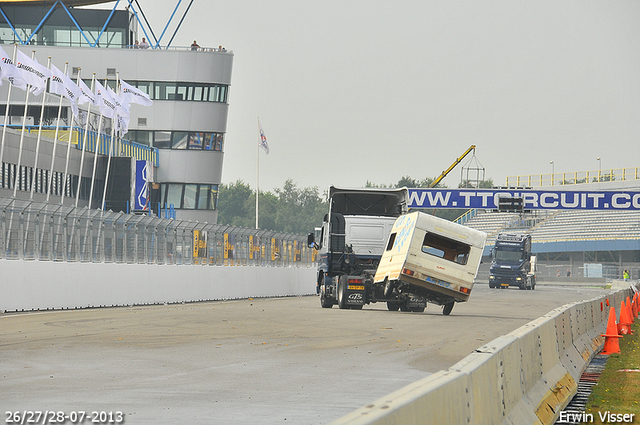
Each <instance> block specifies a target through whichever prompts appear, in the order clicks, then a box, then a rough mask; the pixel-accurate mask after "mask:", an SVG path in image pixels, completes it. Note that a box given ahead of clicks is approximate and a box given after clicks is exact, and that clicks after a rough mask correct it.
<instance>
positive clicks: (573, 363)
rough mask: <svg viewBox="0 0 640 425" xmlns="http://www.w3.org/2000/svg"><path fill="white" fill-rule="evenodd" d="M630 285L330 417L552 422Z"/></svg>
mask: <svg viewBox="0 0 640 425" xmlns="http://www.w3.org/2000/svg"><path fill="white" fill-rule="evenodd" d="M629 295H631V289H625V290H621V291H618V292H616V293H612V294H610V295H609V296H606V297H599V298H595V299H593V300H589V301H584V302H577V303H573V304H567V305H566V306H563V307H560V308H558V309H555V310H552V311H551V312H549V313H548V314H546V315H544V316H542V317H540V318H539V319H536V320H534V321H532V322H530V323H528V324H526V325H524V326H522V327H520V328H518V329H516V330H515V331H513V332H511V333H510V334H508V335H504V336H501V337H499V338H496V339H495V340H493V341H491V342H490V343H489V344H487V345H484V346H482V347H480V348H479V349H477V350H476V351H475V352H474V353H472V354H470V355H469V356H467V357H465V358H464V359H463V360H461V361H460V362H458V363H456V364H455V365H453V366H452V367H451V368H449V369H448V370H444V371H440V372H437V373H434V374H432V375H430V376H428V377H427V378H424V379H422V380H420V381H418V382H415V383H414V384H411V385H409V386H407V387H404V388H402V389H400V390H398V391H395V392H393V393H391V394H389V395H387V396H385V397H383V398H381V399H379V400H377V401H375V402H373V403H371V404H369V405H368V406H366V407H362V408H360V409H358V410H356V411H355V412H352V413H351V414H349V415H347V416H344V417H343V418H340V419H338V420H336V421H334V422H332V424H333V425H344V424H350V425H352V424H361V425H364V424H416V425H418V424H425V423H433V424H469V423H471V424H476V425H479V424H487V425H494V424H500V423H502V424H534V423H537V424H553V423H554V422H555V421H556V420H557V418H558V417H559V415H560V412H561V411H562V409H563V408H564V407H566V406H567V404H568V403H569V402H570V401H571V398H572V397H573V396H574V395H575V394H576V392H577V386H578V385H577V382H578V381H579V379H580V375H581V374H582V372H583V371H584V369H585V368H586V366H587V365H588V364H589V362H590V361H591V359H592V358H593V356H595V354H597V353H598V352H599V351H600V349H601V348H602V345H603V344H604V338H603V337H602V336H601V334H603V333H604V332H605V328H606V322H607V318H608V312H609V308H605V305H606V304H610V305H612V306H619V305H620V302H621V301H623V300H624V299H626V297H627V296H629Z"/></svg>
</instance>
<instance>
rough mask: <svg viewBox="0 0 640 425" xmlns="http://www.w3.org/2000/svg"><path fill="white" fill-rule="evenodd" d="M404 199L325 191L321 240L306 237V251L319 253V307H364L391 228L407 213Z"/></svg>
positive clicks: (386, 192) (390, 193)
mask: <svg viewBox="0 0 640 425" xmlns="http://www.w3.org/2000/svg"><path fill="white" fill-rule="evenodd" d="M408 199H409V190H408V189H407V188H400V189H375V188H363V189H348V188H337V187H334V186H331V187H330V188H329V212H328V213H327V214H326V215H325V216H324V219H323V223H322V227H321V229H320V235H319V237H316V235H315V234H309V236H308V244H309V246H312V247H315V248H316V249H318V259H319V266H318V274H317V281H316V290H317V292H318V293H319V295H320V304H321V305H322V307H324V308H330V307H332V306H333V305H334V304H338V306H339V307H340V308H355V309H358V308H362V306H363V305H364V304H365V303H366V301H367V296H366V294H365V284H367V285H368V284H369V283H370V282H371V281H372V280H373V275H374V274H375V271H376V268H377V267H378V263H379V262H380V257H381V256H382V253H383V252H384V248H385V244H386V242H387V237H388V236H389V233H390V232H391V228H392V227H393V223H394V222H395V220H396V218H398V217H399V216H401V215H403V214H406V213H407V211H408V208H407V204H408Z"/></svg>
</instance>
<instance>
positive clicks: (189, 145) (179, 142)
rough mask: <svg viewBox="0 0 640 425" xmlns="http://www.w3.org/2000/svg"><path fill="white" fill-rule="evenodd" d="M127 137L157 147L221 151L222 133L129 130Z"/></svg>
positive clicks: (222, 145)
mask: <svg viewBox="0 0 640 425" xmlns="http://www.w3.org/2000/svg"><path fill="white" fill-rule="evenodd" d="M127 139H129V140H131V141H132V142H136V143H140V144H141V145H145V146H152V147H154V148H158V149H190V150H205V151H218V152H222V151H223V148H224V134H223V133H207V132H197V131H148V130H130V131H129V132H128V133H127Z"/></svg>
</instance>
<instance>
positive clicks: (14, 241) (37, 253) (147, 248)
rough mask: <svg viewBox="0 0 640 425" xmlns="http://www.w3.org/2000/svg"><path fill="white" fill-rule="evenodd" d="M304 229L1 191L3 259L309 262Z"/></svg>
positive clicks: (281, 264)
mask: <svg viewBox="0 0 640 425" xmlns="http://www.w3.org/2000/svg"><path fill="white" fill-rule="evenodd" d="M315 256H316V254H315V250H313V249H311V248H308V247H307V246H306V236H303V235H295V234H288V233H279V232H274V231H269V230H259V229H258V230H256V229H247V228H241V227H234V226H227V225H219V224H209V223H206V222H205V223H200V222H197V221H196V222H193V221H181V220H173V219H164V218H158V217H151V216H147V215H135V214H125V213H122V212H117V213H116V212H113V211H101V210H90V209H88V208H74V207H70V206H64V205H55V204H45V203H38V202H33V201H27V200H18V199H9V198H0V259H7V260H37V261H57V262H60V261H62V262H82V263H125V264H186V265H190V264H193V265H195V264H198V265H229V266H232V265H255V266H276V267H311V266H312V265H313V264H314V262H315Z"/></svg>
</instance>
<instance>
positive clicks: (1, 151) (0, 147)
mask: <svg viewBox="0 0 640 425" xmlns="http://www.w3.org/2000/svg"><path fill="white" fill-rule="evenodd" d="M16 50H18V45H17V44H14V45H13V59H12V61H13V62H12V63H13V64H15V63H16ZM11 87H13V83H12V82H11V80H9V89H8V91H7V104H6V106H5V109H4V126H3V127H2V142H0V170H2V164H3V163H2V160H3V158H4V139H5V137H6V135H7V125H8V124H7V121H8V119H9V102H10V100H11ZM0 180H2V181H3V182H4V176H0Z"/></svg>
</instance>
